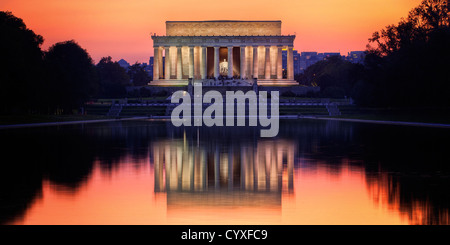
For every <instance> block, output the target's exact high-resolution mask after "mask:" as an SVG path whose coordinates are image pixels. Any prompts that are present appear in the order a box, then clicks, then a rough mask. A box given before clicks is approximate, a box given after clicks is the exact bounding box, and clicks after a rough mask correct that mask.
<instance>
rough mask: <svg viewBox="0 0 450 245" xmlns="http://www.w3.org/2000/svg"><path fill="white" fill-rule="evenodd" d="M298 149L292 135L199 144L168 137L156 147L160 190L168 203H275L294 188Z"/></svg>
mask: <svg viewBox="0 0 450 245" xmlns="http://www.w3.org/2000/svg"><path fill="white" fill-rule="evenodd" d="M294 149H295V146H294V144H293V143H292V142H290V141H287V140H278V141H269V140H267V141H263V140H259V141H258V142H246V143H243V144H239V145H223V144H220V143H219V142H217V141H216V142H215V141H213V142H212V143H211V144H208V145H197V144H193V143H192V142H189V141H187V140H186V138H184V139H183V140H163V141H160V142H158V143H156V144H154V145H153V146H152V156H153V161H154V169H155V192H166V193H167V205H168V207H176V206H180V205H181V206H233V207H236V206H239V207H241V206H251V207H255V206H265V207H268V206H272V207H278V208H279V207H280V205H281V194H282V193H292V192H293V168H294Z"/></svg>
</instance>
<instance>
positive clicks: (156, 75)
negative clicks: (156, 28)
mask: <svg viewBox="0 0 450 245" xmlns="http://www.w3.org/2000/svg"><path fill="white" fill-rule="evenodd" d="M156 80H159V47H154V49H153V81H156Z"/></svg>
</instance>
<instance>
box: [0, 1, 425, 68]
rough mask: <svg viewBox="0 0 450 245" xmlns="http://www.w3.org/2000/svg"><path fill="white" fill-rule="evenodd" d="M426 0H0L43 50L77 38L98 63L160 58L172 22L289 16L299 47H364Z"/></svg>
mask: <svg viewBox="0 0 450 245" xmlns="http://www.w3.org/2000/svg"><path fill="white" fill-rule="evenodd" d="M420 2H421V0H224V1H217V0H70V1H69V0H67V1H63V0H0V10H2V11H11V12H12V13H13V14H14V15H15V16H17V17H19V18H22V19H23V20H24V21H25V24H26V25H27V26H28V28H30V29H32V30H33V31H34V32H36V33H37V34H40V35H42V36H43V37H44V39H45V42H44V44H43V47H42V48H43V49H44V50H46V49H48V47H49V46H50V45H52V44H54V43H56V42H61V41H66V40H71V39H74V40H76V41H77V42H78V43H79V44H80V45H81V46H82V47H83V48H85V49H86V50H87V51H88V52H89V53H90V55H91V56H92V58H93V59H94V61H95V62H98V61H99V60H100V58H101V57H103V56H111V57H112V58H113V60H119V59H121V58H123V59H125V60H127V61H128V62H129V63H134V62H136V61H137V62H148V59H149V57H150V56H153V48H152V45H153V43H152V40H151V38H150V33H157V34H158V35H164V34H165V21H167V20H281V21H282V34H283V35H287V34H294V33H295V34H296V35H297V37H296V40H295V43H294V48H295V49H296V50H299V51H318V52H339V51H340V52H341V54H345V55H346V54H347V52H348V51H352V50H364V49H365V46H366V44H367V39H368V38H369V37H370V36H371V35H372V33H373V32H374V31H377V30H380V29H381V28H383V27H385V26H386V25H389V24H396V23H397V22H398V21H399V20H400V18H401V17H406V16H407V15H408V12H409V11H410V10H411V9H412V8H413V7H415V6H417V5H419V3H420Z"/></svg>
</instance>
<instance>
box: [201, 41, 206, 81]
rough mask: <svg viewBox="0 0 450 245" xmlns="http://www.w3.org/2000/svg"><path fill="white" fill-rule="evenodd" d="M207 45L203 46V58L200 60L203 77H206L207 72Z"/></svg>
mask: <svg viewBox="0 0 450 245" xmlns="http://www.w3.org/2000/svg"><path fill="white" fill-rule="evenodd" d="M206 59H207V58H206V47H202V60H201V62H200V64H201V68H200V69H201V72H200V73H201V78H202V79H206V73H207V61H206Z"/></svg>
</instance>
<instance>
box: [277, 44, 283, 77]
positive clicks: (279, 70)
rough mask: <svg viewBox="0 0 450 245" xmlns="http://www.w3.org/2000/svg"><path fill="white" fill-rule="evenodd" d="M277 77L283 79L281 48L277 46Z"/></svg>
mask: <svg viewBox="0 0 450 245" xmlns="http://www.w3.org/2000/svg"><path fill="white" fill-rule="evenodd" d="M277 48H278V49H277V79H283V49H282V47H281V46H278V47H277Z"/></svg>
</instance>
